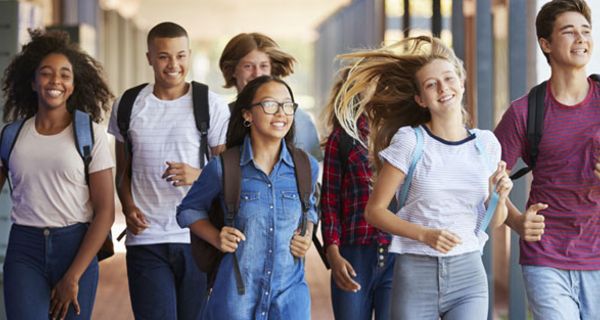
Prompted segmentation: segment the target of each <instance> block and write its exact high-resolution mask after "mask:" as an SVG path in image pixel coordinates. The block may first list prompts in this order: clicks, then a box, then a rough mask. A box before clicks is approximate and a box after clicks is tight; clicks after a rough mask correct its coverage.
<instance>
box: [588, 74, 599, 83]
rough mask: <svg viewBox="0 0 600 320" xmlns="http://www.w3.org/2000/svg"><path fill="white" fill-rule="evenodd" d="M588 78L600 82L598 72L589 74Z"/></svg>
mask: <svg viewBox="0 0 600 320" xmlns="http://www.w3.org/2000/svg"><path fill="white" fill-rule="evenodd" d="M590 78H592V80H594V81H596V82H600V74H597V73H594V74H591V75H590Z"/></svg>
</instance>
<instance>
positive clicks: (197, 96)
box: [117, 81, 210, 168]
mask: <svg viewBox="0 0 600 320" xmlns="http://www.w3.org/2000/svg"><path fill="white" fill-rule="evenodd" d="M147 85H148V84H147V83H144V84H141V85H139V86H137V87H133V88H130V89H127V90H126V91H125V92H124V93H123V96H121V101H119V110H118V111H117V124H118V126H119V132H120V133H121V136H122V137H123V139H124V141H125V150H126V151H127V152H126V154H127V155H129V156H131V151H132V148H131V140H130V139H129V137H128V135H127V132H128V131H129V122H130V121H131V110H132V109H133V103H134V102H135V99H136V98H137V96H138V94H139V93H140V91H142V89H144V88H145V87H146V86H147ZM192 101H193V104H194V119H195V120H196V128H197V129H198V131H200V155H201V156H200V168H204V165H205V159H210V152H209V150H208V129H209V127H210V125H209V124H210V115H209V114H208V86H207V85H205V84H202V83H199V82H195V81H192ZM202 155H205V156H206V157H204V156H202Z"/></svg>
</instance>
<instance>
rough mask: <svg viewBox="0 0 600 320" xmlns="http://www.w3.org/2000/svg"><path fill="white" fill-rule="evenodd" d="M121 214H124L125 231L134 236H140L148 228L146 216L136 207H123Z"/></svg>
mask: <svg viewBox="0 0 600 320" xmlns="http://www.w3.org/2000/svg"><path fill="white" fill-rule="evenodd" d="M123 214H125V222H126V223H127V229H128V230H129V231H130V232H131V233H133V234H134V235H138V234H140V233H141V232H142V231H144V230H145V229H146V228H148V227H149V226H150V224H149V223H148V221H147V220H146V216H145V215H144V214H143V213H142V212H141V211H140V209H139V208H138V207H136V206H129V207H124V208H123Z"/></svg>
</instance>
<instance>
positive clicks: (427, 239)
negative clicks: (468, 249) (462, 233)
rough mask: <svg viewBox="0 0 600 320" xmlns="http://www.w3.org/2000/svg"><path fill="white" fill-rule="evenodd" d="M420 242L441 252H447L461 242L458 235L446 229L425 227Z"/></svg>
mask: <svg viewBox="0 0 600 320" xmlns="http://www.w3.org/2000/svg"><path fill="white" fill-rule="evenodd" d="M421 242H423V243H425V244H426V245H428V246H430V247H432V248H433V249H435V250H437V251H439V252H441V253H448V252H450V250H452V249H453V248H454V247H456V246H457V245H459V244H461V240H460V237H459V236H457V235H456V234H454V233H452V232H450V231H448V230H440V229H426V230H425V233H424V236H423V240H422V241H421Z"/></svg>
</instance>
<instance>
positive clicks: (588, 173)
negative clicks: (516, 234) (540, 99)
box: [494, 80, 600, 270]
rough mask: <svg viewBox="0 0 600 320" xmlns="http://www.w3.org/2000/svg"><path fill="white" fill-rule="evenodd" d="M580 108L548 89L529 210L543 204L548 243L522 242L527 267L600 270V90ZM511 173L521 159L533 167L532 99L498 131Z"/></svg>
mask: <svg viewBox="0 0 600 320" xmlns="http://www.w3.org/2000/svg"><path fill="white" fill-rule="evenodd" d="M589 81H590V91H589V92H588V95H587V96H586V97H585V99H584V100H583V101H582V102H580V103H579V104H577V105H573V106H566V105H563V104H561V103H560V102H558V101H557V100H556V99H555V98H554V96H553V95H552V92H551V90H550V85H549V84H548V86H547V92H546V99H545V101H544V103H545V106H546V113H545V118H544V131H543V136H542V140H541V142H540V145H539V155H538V157H537V162H536V167H535V168H534V169H533V181H532V183H531V192H530V193H529V200H528V202H527V206H528V207H529V206H530V205H531V204H533V203H537V202H542V203H546V204H548V208H547V209H545V210H542V211H540V214H542V215H543V216H544V217H545V224H546V228H545V231H544V235H543V236H542V240H541V241H539V242H526V241H524V240H521V243H520V247H521V261H520V262H521V264H523V265H538V266H547V267H553V268H559V269H567V270H600V179H598V178H597V177H596V176H595V175H594V164H595V160H594V159H595V157H596V156H600V85H599V84H598V83H597V82H594V81H591V80H589ZM494 133H495V134H496V136H497V137H498V140H499V141H500V144H501V146H502V160H504V161H506V163H507V166H508V168H509V169H515V170H513V171H516V169H518V168H513V166H514V164H515V162H516V161H517V159H518V158H523V159H524V160H525V162H526V163H527V162H529V160H528V159H529V143H528V141H527V135H526V133H527V96H524V97H521V98H520V99H518V100H515V101H514V102H513V103H512V104H511V106H510V108H509V109H508V110H507V111H506V113H505V114H504V116H503V117H502V120H501V121H500V123H499V124H498V126H497V127H496V130H495V131H494Z"/></svg>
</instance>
